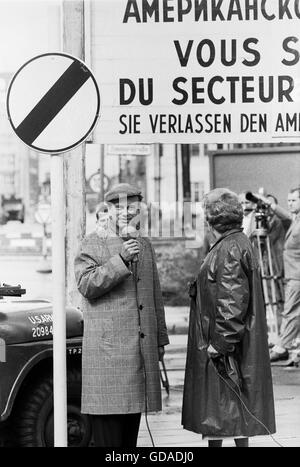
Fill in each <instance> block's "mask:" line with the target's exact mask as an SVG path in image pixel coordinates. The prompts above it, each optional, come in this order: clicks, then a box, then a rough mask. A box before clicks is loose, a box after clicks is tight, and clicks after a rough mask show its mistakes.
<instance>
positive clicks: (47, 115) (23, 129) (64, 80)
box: [15, 62, 91, 145]
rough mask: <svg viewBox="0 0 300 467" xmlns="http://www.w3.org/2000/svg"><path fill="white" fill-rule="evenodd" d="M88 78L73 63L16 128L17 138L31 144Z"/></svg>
mask: <svg viewBox="0 0 300 467" xmlns="http://www.w3.org/2000/svg"><path fill="white" fill-rule="evenodd" d="M90 76H91V74H90V72H89V70H88V69H87V68H86V67H85V66H84V65H83V64H82V63H80V62H73V63H72V65H70V66H69V68H67V70H66V71H65V72H64V73H63V74H62V75H61V77H60V78H59V79H58V80H57V81H56V82H55V84H54V85H53V86H52V88H50V89H49V91H48V92H47V93H46V94H45V95H44V97H42V99H41V100H40V101H39V102H38V103H37V104H36V106H35V107H34V108H33V109H32V110H31V111H30V112H29V114H28V115H27V117H25V118H24V120H23V121H22V123H20V125H19V126H18V127H17V129H16V130H15V131H16V133H17V135H18V136H19V138H21V140H22V141H24V142H25V143H27V144H28V145H30V144H32V143H33V141H34V140H35V139H36V138H37V137H38V136H39V135H40V134H41V133H42V132H43V131H44V129H45V128H46V127H47V125H49V123H50V122H51V121H52V120H53V119H54V118H55V116H56V115H57V114H58V113H59V112H60V111H61V110H62V108H63V107H64V106H65V105H66V104H67V103H68V102H69V100H70V99H71V98H72V97H73V96H74V94H76V92H77V91H78V90H79V89H80V88H81V86H82V85H83V84H84V83H85V82H86V81H87V80H88V79H89V77H90Z"/></svg>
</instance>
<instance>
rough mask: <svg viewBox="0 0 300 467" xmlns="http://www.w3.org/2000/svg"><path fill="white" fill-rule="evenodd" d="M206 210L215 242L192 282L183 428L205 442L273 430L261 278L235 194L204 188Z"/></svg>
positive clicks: (239, 442)
mask: <svg viewBox="0 0 300 467" xmlns="http://www.w3.org/2000/svg"><path fill="white" fill-rule="evenodd" d="M204 206H205V215H206V220H207V222H208V224H209V226H210V229H211V230H212V232H213V233H214V235H215V237H216V243H215V244H214V245H213V246H212V247H211V249H210V251H209V253H208V254H207V256H206V258H205V260H204V262H203V264H202V266H201V269H200V273H199V275H198V278H197V280H196V281H195V282H194V283H193V284H192V286H191V290H190V295H191V312H190V323H189V336H188V351H187V361H186V371H185V383H184V395H183V410H182V425H183V427H184V428H185V429H187V430H190V431H193V432H196V433H201V434H202V435H203V437H204V438H207V439H208V440H209V441H208V445H209V446H210V447H221V446H222V440H223V439H224V438H228V437H232V438H234V439H235V444H236V446H238V447H247V446H248V438H249V437H251V436H255V435H266V434H268V433H274V432H275V416H274V398H273V386H272V376H271V367H270V358H269V350H268V334H267V323H266V315H265V308H264V300H263V295H262V290H261V279H260V273H259V269H258V264H257V261H256V257H255V255H254V252H253V249H252V246H251V243H250V241H249V239H248V238H247V237H246V235H245V234H244V233H243V232H242V228H241V225H242V219H243V210H242V206H241V204H240V203H239V200H238V197H237V195H236V194H235V193H233V192H231V191H229V190H227V189H221V188H220V189H216V190H213V191H211V192H210V193H209V194H208V195H207V196H206V199H205V204H204Z"/></svg>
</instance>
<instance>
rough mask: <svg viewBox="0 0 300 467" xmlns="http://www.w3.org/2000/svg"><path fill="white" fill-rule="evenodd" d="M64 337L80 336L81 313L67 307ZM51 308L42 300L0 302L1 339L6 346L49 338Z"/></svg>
mask: <svg viewBox="0 0 300 467" xmlns="http://www.w3.org/2000/svg"><path fill="white" fill-rule="evenodd" d="M66 315H67V337H77V336H82V331H83V320H82V312H81V311H80V310H79V309H77V308H71V307H67V308H66ZM52 333H53V321H52V305H51V303H50V302H48V301H44V300H28V301H27V300H15V301H14V300H11V301H5V300H3V301H2V300H1V301H0V338H1V339H3V340H4V342H5V343H6V345H7V344H19V343H24V342H35V341H41V340H49V339H52Z"/></svg>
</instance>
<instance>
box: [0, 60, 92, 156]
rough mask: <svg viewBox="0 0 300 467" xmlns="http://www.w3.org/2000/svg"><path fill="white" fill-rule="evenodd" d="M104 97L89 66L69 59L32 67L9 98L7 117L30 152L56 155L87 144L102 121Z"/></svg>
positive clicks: (36, 63) (21, 73)
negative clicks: (101, 108) (102, 98)
mask: <svg viewBox="0 0 300 467" xmlns="http://www.w3.org/2000/svg"><path fill="white" fill-rule="evenodd" d="M99 111H100V94H99V89H98V85H97V82H96V80H95V78H94V76H93V74H92V72H91V71H90V70H89V69H88V68H87V66H86V65H85V64H84V63H83V62H82V61H81V60H78V59H77V58H75V57H72V56H71V55H67V54H63V53H47V54H43V55H39V56H37V57H34V58H32V59H31V60H29V61H28V62H26V63H25V64H24V65H23V66H22V67H21V68H20V69H19V70H18V71H17V72H16V74H15V75H14V77H13V79H12V81H11V83H10V85H9V88H8V92H7V114H8V118H9V121H10V123H11V126H12V128H13V130H14V131H15V133H16V134H17V136H18V137H19V138H20V139H21V140H22V141H23V142H24V143H25V144H26V145H27V146H29V147H30V148H32V149H34V150H36V151H39V152H43V153H50V154H59V153H63V152H67V151H69V150H71V149H73V148H74V147H76V146H78V145H79V144H81V143H82V142H83V141H84V140H85V139H86V138H87V137H88V135H89V134H90V133H91V131H92V130H93V128H94V126H95V125H96V123H97V120H98V118H99Z"/></svg>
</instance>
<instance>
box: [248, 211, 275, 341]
mask: <svg viewBox="0 0 300 467" xmlns="http://www.w3.org/2000/svg"><path fill="white" fill-rule="evenodd" d="M251 242H252V243H253V244H254V246H255V248H256V250H257V253H258V261H259V268H260V273H261V281H262V290H263V296H264V304H265V309H266V316H267V323H268V328H269V339H270V342H276V340H277V338H278V335H279V323H278V311H279V308H280V302H281V301H282V300H281V299H282V297H283V282H282V277H281V276H279V275H276V274H275V268H274V260H273V258H274V255H273V252H272V249H271V243H270V237H269V234H268V227H267V221H266V218H265V217H264V216H262V215H257V217H256V230H254V232H252V234H251Z"/></svg>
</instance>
